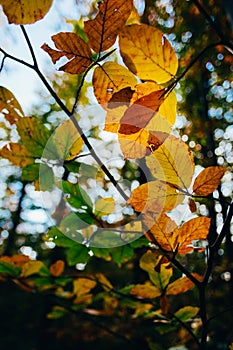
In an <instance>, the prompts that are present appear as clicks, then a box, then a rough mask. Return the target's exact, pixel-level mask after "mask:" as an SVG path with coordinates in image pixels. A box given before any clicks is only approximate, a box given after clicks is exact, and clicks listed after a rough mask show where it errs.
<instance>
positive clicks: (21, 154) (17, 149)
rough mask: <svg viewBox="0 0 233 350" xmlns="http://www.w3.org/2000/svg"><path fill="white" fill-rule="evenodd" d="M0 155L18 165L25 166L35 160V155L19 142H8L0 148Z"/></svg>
mask: <svg viewBox="0 0 233 350" xmlns="http://www.w3.org/2000/svg"><path fill="white" fill-rule="evenodd" d="M0 156H1V157H3V158H6V159H8V160H9V161H10V162H11V163H12V164H14V165H16V166H19V167H25V166H26V165H29V164H33V163H34V162H35V155H34V154H32V153H31V152H30V151H29V150H27V149H26V148H25V147H24V146H23V145H21V144H19V143H12V142H10V143H9V144H8V145H5V146H4V147H3V148H2V149H1V150H0Z"/></svg>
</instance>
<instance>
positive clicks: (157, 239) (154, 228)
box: [143, 213, 178, 251]
mask: <svg viewBox="0 0 233 350" xmlns="http://www.w3.org/2000/svg"><path fill="white" fill-rule="evenodd" d="M143 226H144V230H145V235H146V237H147V239H148V240H149V241H151V242H152V243H154V244H157V245H158V246H159V247H160V248H162V249H164V250H166V251H175V250H176V247H177V244H178V242H177V241H178V237H177V236H178V227H177V225H176V223H175V222H174V221H173V220H171V219H170V218H169V217H168V216H167V215H165V214H163V215H160V216H159V217H158V218H156V217H155V215H153V214H152V213H150V214H148V213H147V214H146V215H144V216H143Z"/></svg>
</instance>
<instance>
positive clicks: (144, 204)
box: [128, 181, 184, 217]
mask: <svg viewBox="0 0 233 350" xmlns="http://www.w3.org/2000/svg"><path fill="white" fill-rule="evenodd" d="M183 200H184V195H183V194H182V193H179V192H178V190H176V189H175V188H173V187H170V186H168V185H166V184H165V183H164V182H161V181H150V182H147V183H145V184H143V185H141V186H139V187H137V188H135V190H134V191H133V192H132V193H131V196H130V199H129V200H128V204H129V205H131V206H132V207H133V208H134V210H135V211H138V212H142V213H146V212H148V211H152V212H153V213H155V215H156V216H157V217H158V216H159V215H160V214H161V213H162V212H163V211H169V210H172V209H173V208H175V207H176V206H177V205H178V204H180V203H182V201H183Z"/></svg>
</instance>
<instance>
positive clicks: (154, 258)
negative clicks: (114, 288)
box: [140, 250, 163, 273]
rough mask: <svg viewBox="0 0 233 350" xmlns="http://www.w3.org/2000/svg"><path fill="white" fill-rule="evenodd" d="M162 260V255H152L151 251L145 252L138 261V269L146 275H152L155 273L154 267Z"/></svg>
mask: <svg viewBox="0 0 233 350" xmlns="http://www.w3.org/2000/svg"><path fill="white" fill-rule="evenodd" d="M162 258H163V256H162V255H160V254H158V253H154V252H152V251H151V250H147V252H146V253H145V254H143V255H142V257H141V259H140V268H141V269H143V270H145V271H146V272H148V273H153V272H154V271H155V267H156V266H157V265H158V264H159V263H160V262H161V259H162Z"/></svg>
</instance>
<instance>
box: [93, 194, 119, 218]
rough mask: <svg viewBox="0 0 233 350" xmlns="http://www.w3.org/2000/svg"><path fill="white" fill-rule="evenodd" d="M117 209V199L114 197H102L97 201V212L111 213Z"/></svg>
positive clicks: (100, 214)
mask: <svg viewBox="0 0 233 350" xmlns="http://www.w3.org/2000/svg"><path fill="white" fill-rule="evenodd" d="M114 209H115V200H114V199H113V198H100V199H98V200H97V201H96V202H95V214H96V215H97V216H104V215H109V214H111V213H112V212H113V211H114Z"/></svg>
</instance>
